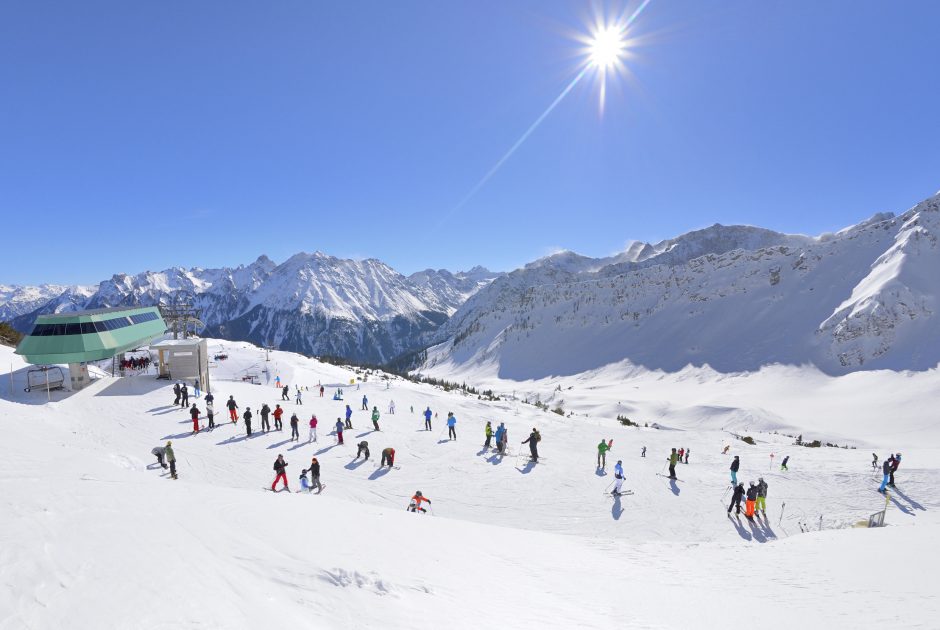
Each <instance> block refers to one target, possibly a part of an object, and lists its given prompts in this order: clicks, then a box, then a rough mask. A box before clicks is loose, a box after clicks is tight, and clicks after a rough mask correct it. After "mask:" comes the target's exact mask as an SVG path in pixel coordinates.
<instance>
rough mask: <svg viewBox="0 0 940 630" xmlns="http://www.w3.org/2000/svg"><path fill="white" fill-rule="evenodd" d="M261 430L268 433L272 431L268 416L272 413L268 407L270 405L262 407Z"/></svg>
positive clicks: (266, 404)
mask: <svg viewBox="0 0 940 630" xmlns="http://www.w3.org/2000/svg"><path fill="white" fill-rule="evenodd" d="M260 413H261V430H262V431H264V432H265V433H267V432H268V431H270V430H271V423H270V422H268V415H269V414H270V413H271V408H270V407H268V403H264V404H263V405H261V412H260Z"/></svg>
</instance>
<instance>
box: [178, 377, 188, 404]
mask: <svg viewBox="0 0 940 630" xmlns="http://www.w3.org/2000/svg"><path fill="white" fill-rule="evenodd" d="M180 396H182V397H183V398H182V400H180V407H182V408H184V409H185V408H186V407H189V388H188V387H186V383H183V386H182V387H180Z"/></svg>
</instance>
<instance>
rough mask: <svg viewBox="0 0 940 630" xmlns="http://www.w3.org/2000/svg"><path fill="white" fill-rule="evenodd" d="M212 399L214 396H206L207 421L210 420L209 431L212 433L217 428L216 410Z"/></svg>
mask: <svg viewBox="0 0 940 630" xmlns="http://www.w3.org/2000/svg"><path fill="white" fill-rule="evenodd" d="M211 397H212V394H206V419H207V420H209V425H208V429H209V430H210V431H211V430H212V429H214V428H215V408H214V407H213V406H212V400H210V398H211Z"/></svg>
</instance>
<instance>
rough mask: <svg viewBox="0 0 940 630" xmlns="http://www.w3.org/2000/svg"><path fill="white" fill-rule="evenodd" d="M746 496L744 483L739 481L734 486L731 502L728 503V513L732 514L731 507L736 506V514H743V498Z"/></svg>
mask: <svg viewBox="0 0 940 630" xmlns="http://www.w3.org/2000/svg"><path fill="white" fill-rule="evenodd" d="M743 498H744V484H743V483H739V484H738V485H736V486H735V487H734V493H733V494H732V495H731V503H729V504H728V514H731V508H735V514H741V499H743Z"/></svg>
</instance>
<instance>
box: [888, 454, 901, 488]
mask: <svg viewBox="0 0 940 630" xmlns="http://www.w3.org/2000/svg"><path fill="white" fill-rule="evenodd" d="M900 465H901V454H900V453H898V454H897V455H895V456H894V463H893V464H891V481H889V482H888V485H889V486H891V487H892V488H893V487H894V473H896V472H897V471H898V466H900Z"/></svg>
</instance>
